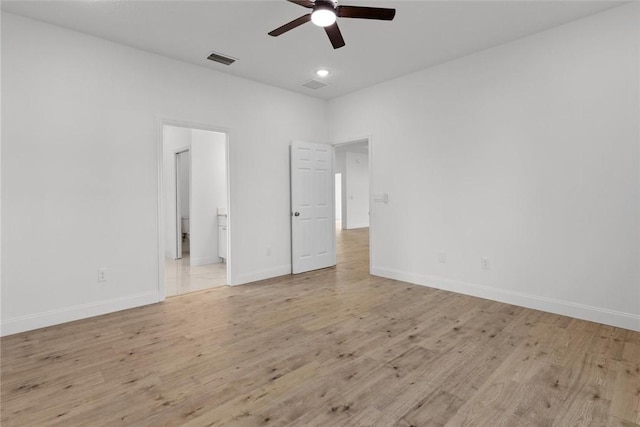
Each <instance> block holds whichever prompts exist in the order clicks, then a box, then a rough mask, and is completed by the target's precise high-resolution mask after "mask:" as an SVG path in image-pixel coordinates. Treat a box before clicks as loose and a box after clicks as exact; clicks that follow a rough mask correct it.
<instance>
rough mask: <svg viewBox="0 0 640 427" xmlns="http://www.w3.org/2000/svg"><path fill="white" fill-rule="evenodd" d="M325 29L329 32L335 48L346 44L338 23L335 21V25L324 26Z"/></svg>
mask: <svg viewBox="0 0 640 427" xmlns="http://www.w3.org/2000/svg"><path fill="white" fill-rule="evenodd" d="M324 30H325V31H326V32H327V35H328V36H329V40H331V44H332V45H333V48H334V49H339V48H341V47H342V46H344V45H345V43H344V39H343V38H342V33H341V32H340V28H338V23H337V22H336V23H334V24H333V25H329V26H328V27H324Z"/></svg>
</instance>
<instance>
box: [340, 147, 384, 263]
mask: <svg viewBox="0 0 640 427" xmlns="http://www.w3.org/2000/svg"><path fill="white" fill-rule="evenodd" d="M363 141H367V146H368V147H369V273H371V269H372V267H373V265H374V262H373V245H374V243H375V239H374V233H372V230H373V229H374V224H375V221H374V218H375V215H374V209H373V137H372V135H365V136H360V137H355V138H347V139H342V140H340V141H339V142H334V143H332V144H331V145H332V146H333V175H334V177H335V174H336V148H338V147H342V146H345V145H350V144H355V143H357V142H363ZM343 179H344V177H343ZM332 192H333V203H334V205H335V198H336V194H335V186H334V189H333V191H332ZM333 216H334V218H333V220H334V222H335V207H334V211H333ZM343 220H344V218H343ZM333 232H334V239H333V240H334V242H335V241H336V237H337V236H335V227H334V228H333ZM336 249H337V247H336ZM336 252H337V251H336Z"/></svg>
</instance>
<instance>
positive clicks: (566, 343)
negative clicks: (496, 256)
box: [1, 229, 640, 427]
mask: <svg viewBox="0 0 640 427" xmlns="http://www.w3.org/2000/svg"><path fill="white" fill-rule="evenodd" d="M367 237H368V235H367V230H366V229H365V230H353V231H348V232H342V233H340V235H339V260H340V263H339V265H338V267H337V268H334V269H326V270H321V271H317V272H312V273H308V274H302V275H297V276H287V277H281V278H278V279H273V280H268V281H264V282H261V283H256V284H254V285H247V286H239V287H223V288H216V289H212V290H208V291H204V292H199V293H193V294H189V295H184V296H179V297H175V298H172V299H170V300H168V301H166V302H164V303H162V304H157V305H153V306H147V307H142V308H138V309H133V310H128V311H124V312H120V313H114V314H111V315H106V316H102V317H98V318H92V319H87V320H83V321H78V322H74V323H69V324H65V325H60V326H56V327H51V328H46V329H42V330H38V331H33V332H29V333H23V334H19V335H14V336H10V337H6V338H4V339H2V341H1V345H2V377H1V379H2V387H1V391H2V395H1V396H2V399H1V400H2V401H1V403H2V414H1V415H2V416H1V420H2V425H3V426H40V425H59V426H76V425H79V426H99V425H135V426H145V425H147V426H162V425H168V426H172V425H188V426H207V425H214V426H223V425H225V426H226V425H233V426H235V425H238V426H307V425H311V426H329V427H333V426H370V425H375V426H442V425H447V426H461V425H469V426H527V425H531V426H534V425H535V426H538V425H539V426H582V425H584V426H587V425H589V426H635V425H638V423H640V333H636V332H631V331H627V330H623V329H617V328H613V327H609V326H603V325H599V324H595V323H590V322H585V321H580V320H575V319H570V318H567V317H562V316H556V315H552V314H548V313H543V312H539V311H534V310H529V309H524V308H519V307H514V306H510V305H507V304H500V303H497V302H491V301H487V300H483V299H478V298H472V297H468V296H463V295H457V294H453V293H449V292H444V291H439V290H435V289H430V288H427V287H421V286H414V285H409V284H406V283H402V282H398V281H393V280H386V279H382V278H378V277H373V276H370V275H369V274H368V272H367V271H368V252H367Z"/></svg>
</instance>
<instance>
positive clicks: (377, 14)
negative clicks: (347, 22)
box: [336, 6, 396, 21]
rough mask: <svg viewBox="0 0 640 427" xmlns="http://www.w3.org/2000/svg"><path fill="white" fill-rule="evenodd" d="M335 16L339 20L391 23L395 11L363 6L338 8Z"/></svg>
mask: <svg viewBox="0 0 640 427" xmlns="http://www.w3.org/2000/svg"><path fill="white" fill-rule="evenodd" d="M336 14H337V15H338V16H339V17H341V18H360V19H380V20H383V21H391V20H392V19H393V17H394V16H396V10H395V9H387V8H383V7H364V6H338V7H337V9H336Z"/></svg>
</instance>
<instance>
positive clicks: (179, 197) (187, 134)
mask: <svg viewBox="0 0 640 427" xmlns="http://www.w3.org/2000/svg"><path fill="white" fill-rule="evenodd" d="M227 145H228V144H227V134H226V132H220V131H215V130H209V129H202V128H198V127H190V126H188V125H173V124H163V125H162V138H161V148H162V150H161V153H162V169H161V170H162V174H161V190H160V197H161V204H162V206H163V208H162V215H163V218H162V221H161V224H163V225H162V226H161V227H160V230H159V234H160V237H161V240H160V242H161V246H163V247H164V250H163V252H164V253H162V262H161V268H160V269H161V271H160V277H161V286H160V288H161V295H162V294H164V296H166V297H172V296H176V295H182V294H185V293H189V292H195V291H201V290H205V289H210V288H214V287H219V286H224V285H226V284H228V283H229V282H228V276H229V271H228V268H227V266H228V265H229V250H228V245H229V242H228V239H229V235H230V233H228V230H227V227H228V224H229V222H230V221H229V218H228V212H229V210H228V206H229V203H228V201H229V192H228V188H229V185H228V182H229V179H228V176H229V171H228V155H227V150H228V147H227ZM162 243H163V245H162Z"/></svg>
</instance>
